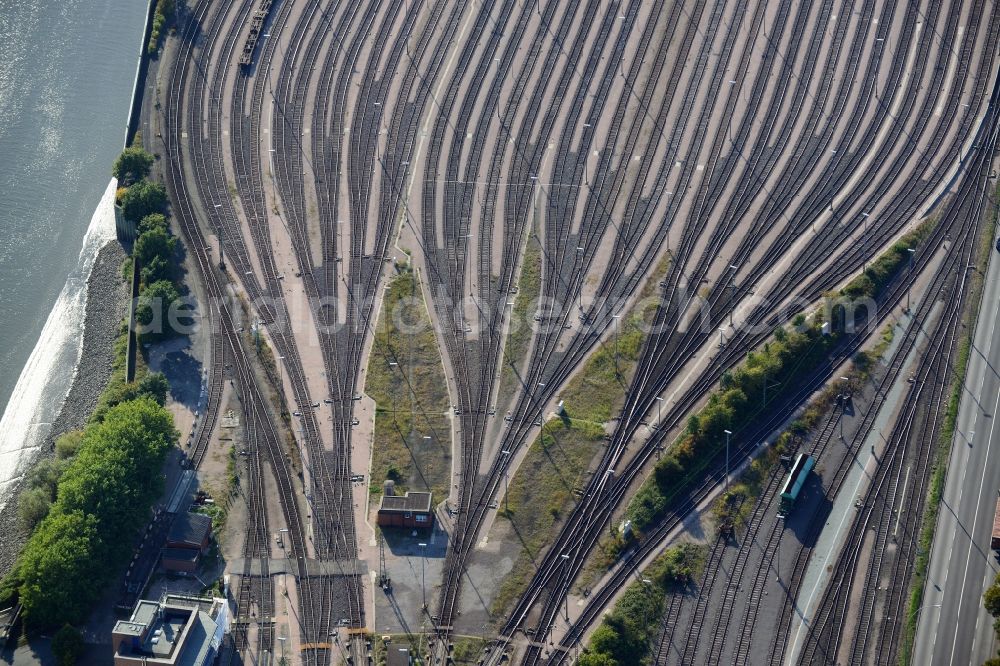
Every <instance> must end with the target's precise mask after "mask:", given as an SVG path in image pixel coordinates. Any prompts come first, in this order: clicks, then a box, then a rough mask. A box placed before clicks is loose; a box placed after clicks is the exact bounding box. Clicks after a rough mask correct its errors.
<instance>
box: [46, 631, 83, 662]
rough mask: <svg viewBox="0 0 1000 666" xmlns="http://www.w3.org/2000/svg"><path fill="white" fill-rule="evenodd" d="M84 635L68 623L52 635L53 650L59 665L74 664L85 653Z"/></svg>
mask: <svg viewBox="0 0 1000 666" xmlns="http://www.w3.org/2000/svg"><path fill="white" fill-rule="evenodd" d="M83 649H84V646H83V636H82V635H81V634H80V632H79V631H77V630H76V629H74V628H73V627H71V626H70V625H68V624H64V625H63V627H62V629H60V630H59V631H57V632H56V635H55V636H53V637H52V652H53V654H55V657H56V662H57V663H58V664H59V666H73V664H75V663H76V662H77V660H79V658H80V657H81V656H82V655H83Z"/></svg>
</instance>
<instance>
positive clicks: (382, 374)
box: [365, 265, 451, 499]
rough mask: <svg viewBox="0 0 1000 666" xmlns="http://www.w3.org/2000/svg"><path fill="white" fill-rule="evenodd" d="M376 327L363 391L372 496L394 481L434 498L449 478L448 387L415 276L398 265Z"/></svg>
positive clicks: (444, 491)
mask: <svg viewBox="0 0 1000 666" xmlns="http://www.w3.org/2000/svg"><path fill="white" fill-rule="evenodd" d="M396 271H397V274H396V276H395V277H394V278H393V279H392V280H391V281H390V282H389V288H388V289H387V290H386V294H385V302H384V303H383V306H382V311H381V312H380V314H379V320H378V324H377V325H376V329H375V341H374V345H373V347H372V353H371V355H370V356H369V360H368V374H367V379H366V383H365V390H366V391H367V393H368V394H369V395H370V396H371V397H372V398H373V399H374V400H375V402H376V410H375V434H374V439H373V442H372V469H371V480H372V491H373V494H378V493H381V491H382V482H383V481H385V480H386V479H392V480H393V481H395V482H396V483H397V485H398V486H399V488H400V490H401V491H405V490H408V489H411V490H430V491H431V492H433V493H434V495H435V497H436V498H437V499H442V498H443V497H444V496H445V495H447V492H448V484H449V479H450V478H451V426H450V422H449V420H448V417H447V416H446V413H447V411H448V406H449V403H448V388H447V384H446V383H445V377H444V371H443V370H442V366H441V356H440V353H439V351H438V346H437V340H436V339H435V337H434V330H433V328H432V327H431V323H430V317H429V316H428V314H427V308H426V306H425V304H424V301H423V298H422V297H421V293H420V286H419V284H418V283H417V277H416V275H415V274H414V273H413V270H412V269H410V268H409V267H406V266H403V265H397V266H396Z"/></svg>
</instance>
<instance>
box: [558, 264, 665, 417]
mask: <svg viewBox="0 0 1000 666" xmlns="http://www.w3.org/2000/svg"><path fill="white" fill-rule="evenodd" d="M669 267H670V260H669V258H664V259H662V260H661V261H660V262H659V264H657V266H656V267H655V268H654V269H653V271H652V273H650V276H649V279H648V280H647V282H646V285H645V287H644V288H643V290H642V291H641V292H640V293H639V296H638V299H637V305H636V306H635V307H633V308H632V310H631V311H630V312H629V313H628V314H627V315H626V316H624V317H622V318H621V319H620V320H619V327H620V328H619V329H618V333H617V335H615V333H614V331H613V330H612V334H611V337H610V338H608V339H607V340H606V341H605V342H604V343H603V344H601V346H600V347H598V348H597V349H596V350H595V351H594V352H593V353H592V354H591V355H590V357H589V358H588V359H587V361H586V362H585V363H584V365H583V369H582V370H581V371H580V372H579V373H577V374H576V375H574V376H573V378H572V379H570V381H569V383H568V384H567V385H566V387H565V388H564V389H563V390H562V393H561V396H562V399H563V401H564V403H565V405H564V407H565V409H566V412H567V414H569V415H570V416H571V417H572V418H575V419H579V420H584V421H592V422H594V423H605V422H607V421H608V420H610V419H611V416H612V415H613V414H615V413H616V412H617V411H618V410H620V409H621V406H622V404H623V403H624V400H625V390H626V388H627V387H628V385H629V383H630V382H631V380H632V376H633V375H634V374H635V366H636V363H637V362H638V361H639V356H640V354H641V353H642V345H643V342H644V341H645V339H646V335H645V331H646V330H648V328H647V326H646V325H647V324H649V323H651V321H652V317H653V316H654V315H655V308H654V307H651V304H649V303H648V301H647V299H648V298H649V297H650V296H651V295H652V294H653V293H654V292H655V290H656V289H657V288H658V284H659V282H660V280H662V279H663V276H664V275H666V272H667V269H668V268H669Z"/></svg>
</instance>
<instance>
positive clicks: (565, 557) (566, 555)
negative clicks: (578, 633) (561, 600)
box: [559, 553, 569, 624]
mask: <svg viewBox="0 0 1000 666" xmlns="http://www.w3.org/2000/svg"><path fill="white" fill-rule="evenodd" d="M559 557H560V558H562V561H563V563H564V564H565V565H566V566H567V567H568V566H569V553H563V554H562V555H560V556H559ZM566 624H569V592H567V593H566Z"/></svg>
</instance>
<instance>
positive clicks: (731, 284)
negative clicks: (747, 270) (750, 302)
mask: <svg viewBox="0 0 1000 666" xmlns="http://www.w3.org/2000/svg"><path fill="white" fill-rule="evenodd" d="M729 268H731V269H732V270H733V279H732V281H731V282H730V283H729V288H730V289H732V290H733V293H734V295H735V292H736V271H738V270H740V267H739V266H737V265H736V264H729ZM734 309H736V308H735V306H731V307H730V308H729V325H730V326H731V327H732V326H733V310H734Z"/></svg>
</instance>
